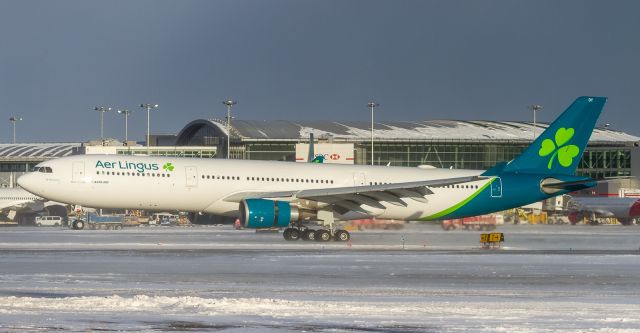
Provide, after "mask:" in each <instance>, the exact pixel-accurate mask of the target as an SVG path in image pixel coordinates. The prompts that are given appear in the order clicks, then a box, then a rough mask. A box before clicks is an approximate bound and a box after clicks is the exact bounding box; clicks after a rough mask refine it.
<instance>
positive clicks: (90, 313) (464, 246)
mask: <svg viewBox="0 0 640 333" xmlns="http://www.w3.org/2000/svg"><path fill="white" fill-rule="evenodd" d="M499 231H502V232H504V233H505V238H506V243H505V247H504V248H503V249H501V250H488V251H487V250H480V249H478V238H479V235H478V234H479V233H478V232H464V231H453V232H451V231H450V232H444V231H442V230H441V229H439V227H437V226H431V225H420V226H414V225H411V226H409V227H407V228H406V229H404V230H400V231H391V232H390V231H379V232H372V231H370V232H362V233H354V235H353V242H352V243H351V246H349V245H347V244H343V243H303V242H298V243H289V242H285V241H284V240H282V238H281V235H277V234H255V233H254V232H252V231H235V230H230V229H229V227H194V228H132V229H125V230H123V231H71V230H61V229H55V228H3V229H0V251H1V252H0V253H1V255H0V331H15V332H21V331H34V332H41V331H76V332H86V331H102V330H107V331H111V330H116V331H157V332H166V331H191V332H194V331H196V332H201V331H204V332H210V331H211V332H299V331H307V332H559V331H560V332H638V331H640V227H636V226H634V227H626V228H625V227H619V226H601V227H588V226H579V227H570V226H504V227H502V228H501V230H499ZM402 238H404V240H405V244H404V250H403V248H402Z"/></svg>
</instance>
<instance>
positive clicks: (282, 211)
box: [240, 199, 300, 229]
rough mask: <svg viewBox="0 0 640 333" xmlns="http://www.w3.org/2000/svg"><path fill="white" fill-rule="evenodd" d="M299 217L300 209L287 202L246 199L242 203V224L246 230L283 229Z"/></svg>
mask: <svg viewBox="0 0 640 333" xmlns="http://www.w3.org/2000/svg"><path fill="white" fill-rule="evenodd" d="M299 216H300V215H299V211H298V207H296V206H292V205H291V204H290V203H288V202H286V201H276V200H267V199H245V200H242V201H241V202H240V222H242V224H243V225H244V227H245V228H253V229H260V228H274V227H275V228H283V227H287V226H289V223H291V222H293V221H297V220H298V219H299Z"/></svg>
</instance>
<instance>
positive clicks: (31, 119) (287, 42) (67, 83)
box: [0, 0, 640, 142]
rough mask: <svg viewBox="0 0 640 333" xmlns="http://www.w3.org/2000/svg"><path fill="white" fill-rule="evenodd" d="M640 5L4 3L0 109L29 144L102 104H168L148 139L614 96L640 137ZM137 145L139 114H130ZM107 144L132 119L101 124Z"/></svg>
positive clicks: (550, 108)
mask: <svg viewBox="0 0 640 333" xmlns="http://www.w3.org/2000/svg"><path fill="white" fill-rule="evenodd" d="M639 13H640V1H557V0H552V1H513V0H505V1H451V0H447V1H444V0H443V1H371V0H367V1H355V0H354V1H346V0H336V1H304V0H290V1H284V0H272V1H266V0H255V1H243V0H229V1H189V0H181V1H158V0H153V1H151V0H149V1H129V0H127V1H86V0H80V1H64V0H62V1H29V0H25V1H18V0H16V1H6V0H0V112H1V113H2V117H4V119H5V120H4V122H5V126H3V127H4V128H5V130H4V131H2V132H0V142H9V141H10V140H11V124H10V122H9V121H8V118H9V117H10V116H11V115H14V114H15V115H18V116H22V117H23V118H24V121H22V122H21V123H19V124H18V140H19V141H27V142H41V141H54V142H60V141H85V140H87V139H89V138H96V137H98V136H99V130H100V126H99V115H98V114H97V112H95V111H92V108H93V107H94V106H96V105H110V106H113V107H126V108H131V109H136V111H139V110H138V109H139V108H137V107H136V105H139V104H140V103H142V102H153V103H158V104H160V108H159V109H158V110H157V111H155V112H154V114H153V116H152V119H151V120H152V121H151V127H152V132H153V133H177V132H178V131H179V130H180V129H181V128H182V127H183V126H184V125H185V124H186V123H187V122H189V121H191V120H193V119H196V118H202V117H214V116H215V117H222V116H223V114H224V112H225V108H224V105H222V104H221V101H222V100H223V99H226V98H229V97H232V98H234V99H237V100H239V104H238V105H237V106H236V108H235V109H234V113H235V115H236V116H237V117H238V118H241V119H292V120H297V119H300V120H317V119H321V120H367V119H368V117H369V110H368V109H367V108H366V106H365V105H366V102H367V101H368V100H369V99H375V100H376V101H378V102H380V103H381V104H382V106H381V107H380V108H379V109H378V111H377V112H376V113H377V116H376V119H380V120H427V119H487V120H531V119H532V114H531V112H530V111H528V110H527V109H526V106H527V105H529V104H531V103H538V104H542V105H544V107H545V108H544V109H543V110H542V111H541V112H540V113H539V116H538V119H539V120H541V121H550V120H553V118H554V117H555V116H557V115H558V114H559V112H561V111H562V110H563V109H564V108H565V107H566V106H567V105H568V104H569V103H570V102H572V101H573V99H574V98H575V97H577V96H579V95H600V96H608V97H609V98H610V99H609V103H608V104H607V106H606V108H605V111H604V113H603V116H602V117H601V123H605V122H607V123H611V124H612V127H614V128H617V129H621V130H624V131H627V132H629V133H631V134H635V135H640V129H639V126H640V125H639V124H640V121H639V120H640V108H639V107H638V105H639V101H638V99H639V98H640V94H639V93H640V83H639V82H640V19H638V14H639ZM129 125H130V137H131V138H133V139H137V140H142V139H143V137H144V132H145V128H146V117H145V115H144V112H138V113H136V114H133V115H132V116H131V117H130V123H129ZM105 132H106V135H107V136H110V137H117V138H122V137H123V135H124V119H123V118H122V117H121V116H119V115H117V114H115V113H112V114H106V115H105Z"/></svg>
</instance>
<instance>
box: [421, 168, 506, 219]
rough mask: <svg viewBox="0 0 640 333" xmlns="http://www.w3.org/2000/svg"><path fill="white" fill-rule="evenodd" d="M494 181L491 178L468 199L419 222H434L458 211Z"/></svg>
mask: <svg viewBox="0 0 640 333" xmlns="http://www.w3.org/2000/svg"><path fill="white" fill-rule="evenodd" d="M494 180H496V178H491V180H490V181H488V182H487V183H486V184H484V185H482V187H481V188H480V189H478V190H477V191H475V192H473V194H471V195H470V196H469V197H468V198H466V199H464V200H462V201H461V202H459V203H458V204H456V205H454V206H451V207H449V208H447V209H445V210H443V211H441V212H439V213H435V214H433V215H430V216H427V217H422V218H420V219H419V220H421V221H430V220H435V219H439V218H441V217H443V216H445V215H449V214H451V213H453V212H455V211H456V210H458V209H460V207H462V206H464V205H466V204H467V203H468V202H469V201H471V200H473V198H475V197H477V196H478V194H480V193H481V192H482V191H484V189H486V188H487V187H488V186H489V185H491V183H493V181H494Z"/></svg>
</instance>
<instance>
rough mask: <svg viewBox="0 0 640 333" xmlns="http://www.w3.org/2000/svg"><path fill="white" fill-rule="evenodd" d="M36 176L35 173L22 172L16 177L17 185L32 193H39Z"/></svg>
mask: <svg viewBox="0 0 640 333" xmlns="http://www.w3.org/2000/svg"><path fill="white" fill-rule="evenodd" d="M36 178H37V177H36V175H34V174H33V173H27V174H24V175H22V176H20V177H18V185H20V187H22V188H23V189H25V190H27V191H29V192H31V193H33V194H36V195H40V193H38V192H39V189H38V188H37V187H38V186H37V185H38V182H37V179H36Z"/></svg>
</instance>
